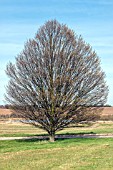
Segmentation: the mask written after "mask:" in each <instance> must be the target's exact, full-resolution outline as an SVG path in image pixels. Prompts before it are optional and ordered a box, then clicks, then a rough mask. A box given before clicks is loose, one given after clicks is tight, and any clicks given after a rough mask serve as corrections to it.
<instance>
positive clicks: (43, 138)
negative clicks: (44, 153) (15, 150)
mask: <svg viewBox="0 0 113 170" xmlns="http://www.w3.org/2000/svg"><path fill="white" fill-rule="evenodd" d="M95 134H96V133H94V132H85V133H83V132H81V133H64V134H56V135H55V141H62V140H68V139H79V138H86V137H85V136H86V135H95ZM16 141H17V142H45V141H49V136H48V135H46V134H43V135H35V136H31V137H26V138H25V137H23V139H16Z"/></svg>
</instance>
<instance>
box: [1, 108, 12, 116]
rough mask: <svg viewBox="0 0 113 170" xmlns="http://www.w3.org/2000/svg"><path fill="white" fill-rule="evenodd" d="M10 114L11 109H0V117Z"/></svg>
mask: <svg viewBox="0 0 113 170" xmlns="http://www.w3.org/2000/svg"><path fill="white" fill-rule="evenodd" d="M12 112H13V111H12V110H11V109H0V115H10V114H12Z"/></svg>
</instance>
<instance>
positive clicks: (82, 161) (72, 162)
mask: <svg viewBox="0 0 113 170" xmlns="http://www.w3.org/2000/svg"><path fill="white" fill-rule="evenodd" d="M0 150H1V153H0V169H1V170H15V169H16V170H20V169H21V170H31V169H32V170H111V169H112V168H113V139H109V138H108V139H64V140H57V141H56V142H55V143H50V142H49V141H38V140H29V141H28V140H27V141H25V140H24V141H22V140H20V141H19V140H15V141H0Z"/></svg>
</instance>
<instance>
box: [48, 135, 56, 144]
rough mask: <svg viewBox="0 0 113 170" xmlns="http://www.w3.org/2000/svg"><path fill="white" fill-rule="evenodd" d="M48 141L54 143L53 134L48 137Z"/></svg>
mask: <svg viewBox="0 0 113 170" xmlns="http://www.w3.org/2000/svg"><path fill="white" fill-rule="evenodd" d="M49 140H50V142H54V141H55V134H52V135H50V136H49Z"/></svg>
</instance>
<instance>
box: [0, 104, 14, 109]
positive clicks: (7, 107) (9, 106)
mask: <svg viewBox="0 0 113 170" xmlns="http://www.w3.org/2000/svg"><path fill="white" fill-rule="evenodd" d="M11 107H12V106H11V105H8V104H6V105H0V108H1V109H10V108H11Z"/></svg>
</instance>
